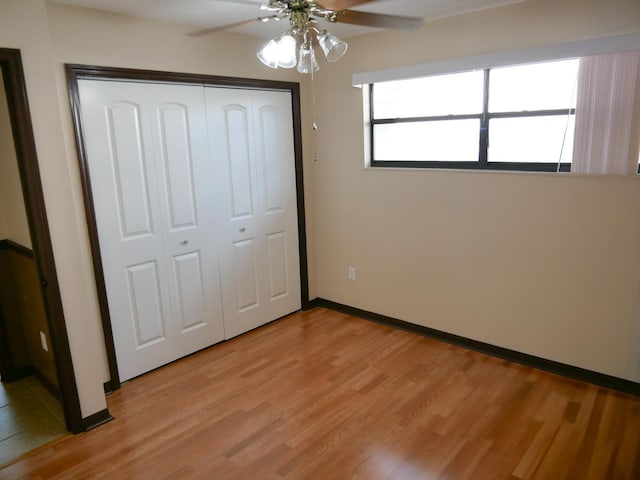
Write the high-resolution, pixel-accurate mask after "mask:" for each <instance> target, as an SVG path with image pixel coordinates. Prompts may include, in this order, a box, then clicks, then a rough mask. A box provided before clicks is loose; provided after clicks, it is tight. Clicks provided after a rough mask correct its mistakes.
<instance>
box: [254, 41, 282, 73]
mask: <svg viewBox="0 0 640 480" xmlns="http://www.w3.org/2000/svg"><path fill="white" fill-rule="evenodd" d="M257 55H258V59H259V60H260V61H261V62H262V63H264V64H265V65H266V66H267V67H269V68H278V56H279V47H278V44H277V43H276V41H275V40H269V42H267V43H266V44H265V45H264V46H263V47H262V48H261V49H260V50H258V54H257Z"/></svg>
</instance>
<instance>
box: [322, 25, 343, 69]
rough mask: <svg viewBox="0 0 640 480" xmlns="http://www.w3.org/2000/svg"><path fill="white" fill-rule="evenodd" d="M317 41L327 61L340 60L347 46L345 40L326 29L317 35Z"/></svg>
mask: <svg viewBox="0 0 640 480" xmlns="http://www.w3.org/2000/svg"><path fill="white" fill-rule="evenodd" d="M318 43H319V44H320V48H321V49H322V52H323V53H324V57H325V58H326V59H327V62H337V61H338V60H340V59H341V58H342V56H343V55H344V54H345V53H346V52H347V48H348V47H349V46H348V45H347V44H346V43H345V42H343V41H342V40H340V39H339V38H338V37H336V36H335V35H331V34H330V33H328V32H327V31H326V30H325V31H323V32H322V33H321V34H320V36H319V37H318Z"/></svg>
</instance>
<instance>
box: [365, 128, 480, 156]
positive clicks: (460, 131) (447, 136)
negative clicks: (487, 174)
mask: <svg viewBox="0 0 640 480" xmlns="http://www.w3.org/2000/svg"><path fill="white" fill-rule="evenodd" d="M479 132H480V121H479V120H475V119H472V120H445V121H437V122H417V123H394V124H387V125H374V137H373V138H374V155H375V159H376V160H408V161H416V160H418V161H419V160H424V161H429V160H441V161H477V160H478V142H479V135H480V133H479Z"/></svg>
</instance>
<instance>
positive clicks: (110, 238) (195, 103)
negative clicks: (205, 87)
mask: <svg viewBox="0 0 640 480" xmlns="http://www.w3.org/2000/svg"><path fill="white" fill-rule="evenodd" d="M79 92H80V100H81V105H82V120H83V133H84V135H85V140H86V142H85V144H86V149H87V159H88V164H89V170H90V172H89V173H90V178H91V188H92V193H93V197H94V210H95V213H96V221H97V226H98V236H99V239H100V252H101V255H102V263H103V269H104V276H105V285H106V290H107V300H108V303H109V311H110V316H111V323H112V327H113V335H114V344H115V349H116V358H117V362H118V370H119V373H120V378H121V379H122V380H127V379H129V378H131V377H134V376H136V375H139V374H141V373H144V372H146V371H149V370H151V369H153V368H156V367H158V366H161V365H163V364H165V363H168V362H171V361H173V360H175V359H177V358H180V357H181V356H184V355H187V354H189V353H192V352H194V351H196V350H199V349H201V348H203V347H206V346H208V345H211V344H213V343H216V342H218V341H220V340H222V339H224V327H223V323H222V309H221V299H220V287H219V278H218V263H217V246H216V235H215V221H214V217H213V214H212V213H211V205H212V202H213V199H214V197H213V194H212V192H211V190H212V189H211V186H210V184H209V182H210V178H211V176H212V175H213V173H214V172H213V169H212V168H211V166H210V162H209V161H208V144H207V139H206V118H205V110H204V105H203V92H202V87H185V86H177V85H160V84H141V83H133V82H111V81H95V80H81V81H79ZM120 232H122V234H121V233H120Z"/></svg>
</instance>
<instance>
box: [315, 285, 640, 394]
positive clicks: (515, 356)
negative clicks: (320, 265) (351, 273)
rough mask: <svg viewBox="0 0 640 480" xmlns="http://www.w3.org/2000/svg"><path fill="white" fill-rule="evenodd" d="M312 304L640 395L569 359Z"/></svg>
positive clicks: (635, 386) (638, 387) (637, 386)
mask: <svg viewBox="0 0 640 480" xmlns="http://www.w3.org/2000/svg"><path fill="white" fill-rule="evenodd" d="M310 305H311V307H324V308H329V309H331V310H335V311H337V312H342V313H346V314H348V315H351V316H354V317H358V318H363V319H365V320H370V321H372V322H376V323H381V324H383V325H387V326H389V327H393V328H398V329H400V330H405V331H408V332H412V333H417V334H419V335H424V336H425V337H429V338H433V339H435V340H439V341H441V342H445V343H450V344H452V345H457V346H459V347H463V348H467V349H469V350H474V351H476V352H480V353H485V354H487V355H491V356H493V357H498V358H502V359H504V360H508V361H510V362H514V363H519V364H522V365H526V366H528V367H533V368H537V369H539V370H544V371H547V372H551V373H555V374H556V375H562V376H563V377H567V378H571V379H574V380H579V381H581V382H586V383H591V384H593V385H598V386H600V387H605V388H610V389H612V390H617V391H619V392H623V393H628V394H630V395H635V396H640V383H636V382H632V381H631V380H625V379H622V378H618V377H613V376H611V375H605V374H604V373H599V372H594V371H593V370H587V369H584V368H580V367H574V366H573V365H567V364H566V363H560V362H556V361H553V360H548V359H546V358H542V357H537V356H535V355H529V354H527V353H522V352H518V351H515V350H511V349H508V348H503V347H498V346H495V345H491V344H489V343H484V342H479V341H478V340H472V339H470V338H467V337H461V336H459V335H454V334H452V333H447V332H443V331H441V330H436V329H434V328H429V327H423V326H422V325H416V324H415V323H410V322H406V321H404V320H399V319H397V318H392V317H387V316H386V315H381V314H379V313H373V312H368V311H366V310H361V309H359V308H355V307H351V306H349V305H343V304H341V303H337V302H332V301H331V300H325V299H324V298H315V299H313V300H312V301H311V302H310Z"/></svg>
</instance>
